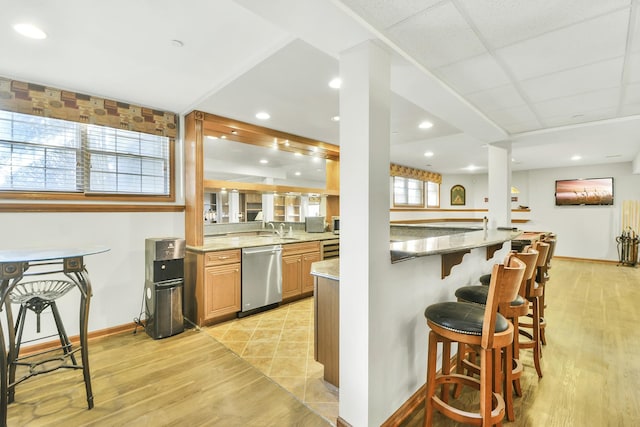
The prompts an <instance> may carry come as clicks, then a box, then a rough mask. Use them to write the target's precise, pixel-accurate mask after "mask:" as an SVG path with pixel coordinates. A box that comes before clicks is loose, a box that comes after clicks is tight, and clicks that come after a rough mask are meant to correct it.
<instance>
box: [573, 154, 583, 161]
mask: <svg viewBox="0 0 640 427" xmlns="http://www.w3.org/2000/svg"><path fill="white" fill-rule="evenodd" d="M581 159H582V156H581V155H579V154H576V155H575V156H571V160H573V161H576V160H581Z"/></svg>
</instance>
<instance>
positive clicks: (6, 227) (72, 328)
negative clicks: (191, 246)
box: [0, 212, 184, 340]
mask: <svg viewBox="0 0 640 427" xmlns="http://www.w3.org/2000/svg"><path fill="white" fill-rule="evenodd" d="M0 235H1V236H2V248H3V249H10V248H17V247H34V246H35V247H43V248H44V247H56V246H65V247H70V246H83V245H89V246H95V245H104V246H106V247H108V248H110V251H109V252H106V253H102V254H97V255H91V256H88V257H86V258H85V259H84V261H85V265H86V267H87V271H88V272H89V277H90V279H91V284H92V287H93V298H92V299H91V307H90V313H89V331H90V332H91V331H97V330H102V329H106V328H110V327H114V326H120V325H124V324H128V323H131V322H132V321H133V318H134V317H138V316H139V315H140V306H141V302H142V297H143V289H144V280H145V277H144V276H145V273H144V262H145V254H144V250H145V248H144V240H145V239H146V238H147V237H182V238H184V214H183V213H175V212H171V213H148V212H145V213H128V212H127V213H110V212H104V213H2V214H0ZM78 301H79V296H78V293H77V291H75V290H74V291H71V292H70V293H69V294H67V295H66V296H64V297H63V298H61V299H60V301H59V302H58V307H59V310H60V313H61V316H62V321H63V322H64V324H65V328H66V330H67V334H68V335H69V336H73V335H78V334H79V332H80V330H79V327H78V313H79V312H78ZM17 313H18V308H17V307H15V308H14V316H15V315H17ZM0 314H1V315H2V316H3V317H4V313H0ZM42 316H43V317H42V334H40V336H46V335H49V334H51V333H54V332H55V327H54V325H53V322H52V321H51V318H50V317H49V316H50V313H49V311H46V312H45V313H43V315H42ZM28 317H29V319H30V322H29V323H27V325H26V326H25V330H24V338H23V340H24V339H33V338H35V337H36V334H35V330H36V329H35V322H34V319H35V314H34V313H32V312H29V314H28ZM2 323H3V324H5V323H6V321H5V320H4V319H3V321H2Z"/></svg>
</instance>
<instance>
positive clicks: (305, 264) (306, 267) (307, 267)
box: [301, 252, 320, 294]
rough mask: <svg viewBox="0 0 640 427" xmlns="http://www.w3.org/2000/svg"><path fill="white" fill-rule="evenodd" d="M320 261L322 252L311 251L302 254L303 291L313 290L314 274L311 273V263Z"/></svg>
mask: <svg viewBox="0 0 640 427" xmlns="http://www.w3.org/2000/svg"><path fill="white" fill-rule="evenodd" d="M316 261H320V252H311V253H308V254H304V255H302V271H301V273H302V293H303V294H306V293H309V292H313V276H312V275H311V264H313V263H314V262H316Z"/></svg>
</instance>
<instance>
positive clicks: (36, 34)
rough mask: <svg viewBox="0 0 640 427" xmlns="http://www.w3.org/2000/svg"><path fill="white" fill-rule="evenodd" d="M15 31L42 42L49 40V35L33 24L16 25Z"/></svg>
mask: <svg viewBox="0 0 640 427" xmlns="http://www.w3.org/2000/svg"><path fill="white" fill-rule="evenodd" d="M13 29H14V30H16V32H18V33H20V34H22V35H23V36H25V37H28V38H30V39H36V40H42V39H46V38H47V34H46V33H45V32H44V31H42V30H41V29H40V28H38V27H36V26H35V25H33V24H24V23H22V24H16V25H14V26H13Z"/></svg>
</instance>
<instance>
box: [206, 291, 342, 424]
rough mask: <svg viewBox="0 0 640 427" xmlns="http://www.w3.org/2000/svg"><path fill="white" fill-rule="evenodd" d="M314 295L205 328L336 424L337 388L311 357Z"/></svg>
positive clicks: (322, 368)
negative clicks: (325, 376)
mask: <svg viewBox="0 0 640 427" xmlns="http://www.w3.org/2000/svg"><path fill="white" fill-rule="evenodd" d="M313 314H314V313H313V297H310V298H306V299H303V300H300V301H295V302H293V303H289V304H284V305H282V306H280V307H278V308H276V309H273V310H269V311H266V312H263V313H258V314H254V315H251V316H248V317H245V318H242V319H234V320H231V321H229V322H225V323H221V324H219V325H214V326H209V327H207V328H203V329H204V330H205V331H206V332H207V333H208V334H210V335H211V336H213V337H214V338H215V339H217V340H218V341H220V342H221V343H222V344H224V345H225V346H226V347H228V348H229V349H230V350H232V351H233V352H235V353H236V354H238V355H239V356H241V357H242V358H243V359H245V360H246V361H248V362H249V363H251V364H252V365H253V366H255V367H256V368H258V369H260V370H261V371H262V372H263V373H264V374H265V375H267V376H268V377H270V378H271V379H272V380H273V381H275V382H276V383H278V384H280V385H281V386H282V387H283V388H285V389H286V390H288V391H289V392H290V393H292V394H293V395H294V396H296V397H297V398H298V399H300V400H301V401H302V402H304V403H305V404H306V405H307V406H309V407H310V408H311V409H313V410H314V411H316V412H317V413H318V414H320V415H322V416H323V417H325V418H327V419H328V420H329V421H331V422H332V423H333V424H334V425H335V423H336V419H337V417H338V389H337V388H336V387H334V386H332V385H331V384H329V383H327V382H325V381H324V380H323V378H322V376H323V370H324V367H323V366H322V364H320V363H318V362H316V361H315V360H314V358H313V326H314V323H313V322H314V316H313Z"/></svg>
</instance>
